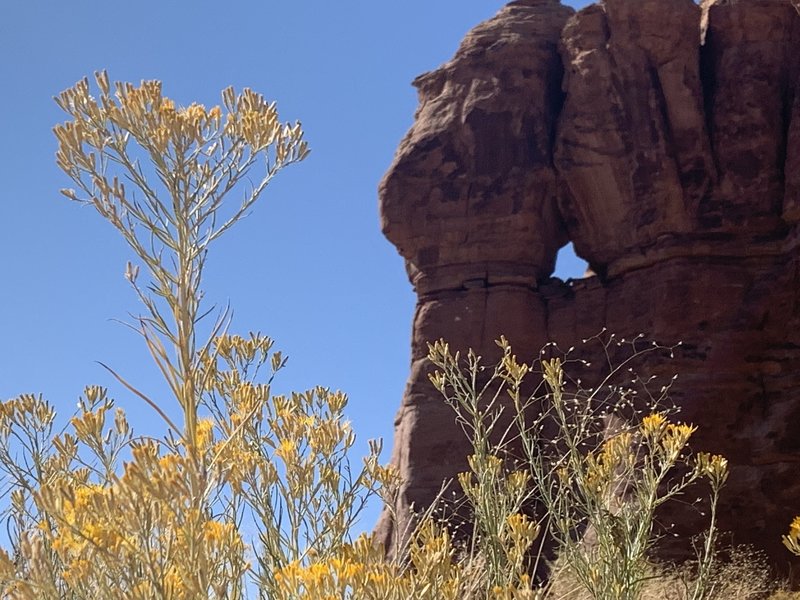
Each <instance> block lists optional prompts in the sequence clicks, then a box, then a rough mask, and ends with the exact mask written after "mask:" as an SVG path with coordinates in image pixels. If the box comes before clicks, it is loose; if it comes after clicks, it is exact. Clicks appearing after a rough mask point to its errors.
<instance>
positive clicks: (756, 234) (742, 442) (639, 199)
mask: <svg viewBox="0 0 800 600" xmlns="http://www.w3.org/2000/svg"><path fill="white" fill-rule="evenodd" d="M795 4H796V3H795V2H794V0H749V1H746V2H745V1H738V2H735V1H726V0H704V1H703V2H701V3H700V5H699V6H698V5H696V4H695V3H694V2H692V1H691V0H605V2H602V3H600V4H597V5H592V6H590V7H587V8H585V9H583V10H581V11H580V12H578V13H575V12H574V11H573V10H572V9H570V8H568V7H564V6H562V5H561V4H560V3H559V2H558V1H557V0H519V1H517V2H511V3H510V4H509V5H507V6H506V7H505V8H504V9H502V10H501V11H500V12H499V13H498V14H497V16H495V17H494V18H492V19H490V20H489V21H487V22H485V23H483V24H480V25H478V26H477V27H476V28H475V29H474V30H473V31H471V32H470V33H469V34H468V35H467V37H466V38H465V40H464V42H463V43H462V45H461V47H460V48H459V49H458V51H457V52H456V54H455V56H454V58H453V59H452V60H451V61H450V62H448V63H446V64H445V65H443V66H442V67H441V68H439V69H437V70H436V71H433V72H432V73H428V74H425V75H423V76H421V77H419V78H418V79H417V80H416V81H415V85H416V86H417V88H418V90H419V100H420V103H419V108H418V109H417V113H416V119H415V123H414V125H413V127H412V128H411V130H410V131H409V132H408V134H407V135H406V137H405V138H404V139H403V141H402V142H401V144H400V147H399V149H398V151H397V155H396V157H395V160H394V162H393V164H392V165H391V167H390V169H389V171H388V172H387V174H386V176H385V178H384V180H383V181H382V182H381V186H380V203H381V219H382V227H383V231H384V233H385V234H386V236H387V237H388V238H389V240H390V241H391V242H392V243H393V244H394V245H395V246H396V247H397V248H398V250H399V252H400V254H401V255H402V256H403V257H404V259H405V261H406V266H407V271H408V275H409V278H410V280H411V282H412V284H413V285H414V287H415V289H416V291H417V294H418V302H417V308H416V313H415V317H414V325H413V337H412V366H411V375H410V378H409V383H408V387H407V390H406V394H405V396H404V398H403V401H402V404H401V407H400V411H399V413H398V416H397V421H396V434H395V444H394V451H393V457H392V461H393V462H394V464H395V465H396V466H397V467H398V468H399V469H400V471H401V473H402V474H403V476H404V477H405V478H406V480H407V483H406V486H405V487H404V489H403V490H402V494H401V497H400V499H399V503H398V506H397V507H396V508H397V509H398V511H399V512H398V514H401V515H402V514H404V511H405V510H406V509H407V508H408V506H410V504H411V503H412V502H413V503H414V504H415V505H416V506H418V507H420V506H425V505H426V504H427V503H429V502H430V501H431V500H432V499H433V497H434V495H435V494H436V492H437V491H438V490H439V487H440V484H441V482H442V480H444V479H449V478H451V477H453V476H454V475H455V474H456V473H457V472H459V471H462V470H465V469H466V455H467V453H468V451H469V448H468V447H467V443H466V440H465V439H464V436H463V433H462V432H461V430H460V428H458V427H457V426H456V424H455V422H454V420H453V414H452V411H451V409H450V408H448V407H447V406H445V405H444V404H443V402H442V400H441V398H440V397H439V396H438V394H437V393H436V392H435V390H434V389H433V388H432V387H431V385H430V384H429V382H428V379H427V373H428V364H427V361H426V359H425V356H426V354H427V343H428V342H432V341H435V340H437V339H439V338H444V339H446V340H448V342H449V343H450V345H451V347H454V348H461V349H466V348H470V347H471V348H474V349H475V350H476V351H477V352H478V353H479V354H481V355H483V356H484V357H485V358H486V359H487V360H492V358H495V357H496V356H497V349H496V347H495V345H494V339H496V338H497V337H499V336H500V335H501V334H504V335H506V337H508V338H509V340H510V341H511V342H512V344H514V347H515V352H516V353H517V355H519V356H520V357H529V358H533V357H534V356H536V355H537V354H538V351H539V349H540V348H541V346H542V345H544V344H545V343H546V342H547V341H550V340H556V341H558V342H559V343H561V344H562V345H564V346H565V347H568V346H570V345H573V344H575V343H576V342H577V341H578V340H580V339H581V338H585V337H589V336H592V335H594V334H596V333H597V332H598V331H600V330H601V329H602V328H603V327H606V328H607V329H608V330H609V331H613V332H616V333H617V334H618V335H620V336H630V335H636V334H638V333H640V332H644V333H646V334H647V335H648V337H650V338H652V339H654V340H658V341H659V342H663V343H665V344H673V343H676V342H678V341H683V342H684V346H683V348H684V350H683V351H681V352H678V353H677V356H676V358H675V360H673V361H672V362H670V363H664V362H663V359H660V358H659V359H655V358H654V359H653V360H651V361H650V362H649V363H647V364H645V365H644V366H643V368H644V369H645V370H648V371H650V372H659V373H666V372H670V373H672V372H676V373H680V378H679V380H678V383H677V384H676V386H675V387H674V388H673V391H674V396H675V399H676V400H677V401H678V402H679V403H680V404H681V406H682V408H683V413H682V418H684V419H686V420H688V421H692V422H694V423H696V424H698V425H699V426H700V432H699V434H698V437H697V445H698V449H703V450H710V451H714V452H718V453H722V454H725V455H727V456H728V457H729V459H730V460H731V465H732V472H731V477H730V480H729V481H730V483H729V487H728V490H727V492H726V494H725V499H724V500H723V504H722V506H721V508H720V513H721V526H722V527H723V528H724V529H727V530H730V531H731V532H733V540H734V541H735V542H737V543H753V544H755V545H757V546H759V547H764V548H765V549H766V550H767V551H768V552H769V553H770V554H771V556H772V557H773V559H774V561H775V564H777V565H778V566H780V567H786V566H788V564H789V557H788V556H787V554H786V553H785V551H784V549H783V548H782V546H781V545H780V536H781V534H782V533H783V530H784V529H785V527H786V524H787V523H788V522H789V521H790V520H791V517H792V516H793V515H794V514H795V512H796V511H797V510H798V508H797V498H799V497H800V479H798V478H797V476H796V474H797V465H798V460H800V456H799V455H798V454H797V452H798V450H797V444H798V440H797V437H796V427H793V426H792V425H791V424H790V423H791V421H790V419H792V418H796V417H797V415H798V410H800V409H798V406H800V390H799V389H798V386H800V333H798V332H799V331H800V329H798V326H800V252H798V244H799V243H800V231H798V226H797V223H798V221H800V93H798V90H800V87H799V86H800V78H799V74H800V15H799V14H798V10H797V7H796V6H795ZM703 36H704V39H705V45H702V44H701V39H702V38H703ZM568 241H571V242H572V243H573V244H574V247H575V250H576V252H577V253H578V255H580V256H581V257H583V258H585V260H587V262H588V263H589V265H590V267H591V269H592V270H593V271H594V272H595V273H596V274H597V276H593V277H588V278H584V279H579V280H575V281H571V282H570V283H569V284H566V283H564V282H561V281H560V280H557V279H551V276H552V273H553V268H554V264H555V259H556V255H557V253H558V250H559V249H560V248H561V247H563V246H564V245H565V244H566V243H568ZM586 358H587V359H590V360H591V359H592V358H593V357H591V356H587V357H586ZM790 473H793V475H791V476H790ZM664 518H665V519H669V520H674V521H676V522H677V523H678V524H679V525H678V529H680V530H681V531H687V532H688V531H690V530H691V529H692V528H693V527H696V526H698V525H699V524H698V517H697V515H696V514H695V515H693V514H691V511H686V510H681V509H680V508H677V509H675V512H674V514H666V515H665V517H664ZM405 525H406V523H394V522H392V521H391V520H390V519H389V518H388V516H387V515H385V516H384V517H383V518H382V520H381V522H380V524H379V528H378V529H379V533H380V535H381V536H382V539H383V540H384V541H385V542H389V541H390V540H391V539H392V538H393V537H394V536H395V532H396V531H402V530H403V528H404V527H405ZM398 528H399V529H398ZM665 552H666V553H667V556H668V557H670V558H676V557H677V558H681V557H684V558H685V557H686V552H687V548H685V547H681V546H680V545H679V544H674V545H673V546H668V547H667V549H666V551H665Z"/></svg>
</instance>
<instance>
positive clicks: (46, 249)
mask: <svg viewBox="0 0 800 600" xmlns="http://www.w3.org/2000/svg"><path fill="white" fill-rule="evenodd" d="M503 4H504V3H503V2H501V1H497V0H483V1H478V0H404V1H403V2H387V1H385V0H371V1H366V0H363V1H362V0H342V1H340V2H328V1H323V0H312V1H306V2H297V1H295V2H291V1H286V0H283V1H280V2H278V1H272V0H262V1H261V2H254V1H249V2H245V1H241V0H229V1H228V2H225V3H219V2H210V1H207V0H195V1H193V2H188V1H184V2H179V1H170V2H164V1H163V0H160V1H154V0H139V1H137V2H114V1H111V2H98V1H96V0H71V1H70V2H45V1H44V0H27V1H25V2H4V3H2V5H0V81H2V86H3V90H5V91H4V92H2V93H0V130H2V132H3V143H2V144H0V181H2V186H1V187H0V194H1V195H2V197H1V198H0V228H1V231H2V234H1V235H0V281H2V285H3V294H2V300H1V301H0V302H1V304H0V331H2V343H0V400H5V399H8V398H11V397H13V396H16V395H18V394H20V393H26V392H31V393H42V394H44V396H45V397H46V398H47V399H49V400H50V401H51V402H53V403H54V404H55V405H56V406H57V407H58V408H59V411H60V412H61V413H62V414H63V415H64V416H68V415H69V414H71V412H72V411H73V410H74V407H75V402H76V400H77V397H78V396H79V394H80V393H81V391H82V389H83V387H84V386H85V385H87V384H100V385H106V386H108V387H109V388H110V389H111V391H112V395H114V396H115V397H116V398H117V400H118V403H119V404H120V405H121V406H123V407H124V408H126V410H127V411H128V412H129V413H130V414H131V415H132V417H133V418H132V420H133V423H134V425H135V426H136V427H137V429H138V430H139V431H146V432H149V433H155V432H157V431H160V427H161V426H160V424H159V422H158V421H157V418H156V416H155V415H154V414H153V412H152V411H151V410H150V409H149V408H148V407H146V406H144V405H143V404H142V403H141V402H140V401H139V400H138V399H136V398H133V397H131V396H130V395H129V394H127V393H125V392H124V390H122V389H121V388H120V386H118V385H116V384H115V383H114V381H112V379H111V376H110V375H108V374H107V373H106V372H105V371H104V370H103V369H102V367H100V366H99V365H98V364H97V362H96V361H103V362H105V363H106V364H109V365H110V366H112V367H113V368H114V369H116V370H117V371H119V372H120V373H121V374H122V375H123V376H125V377H126V378H127V379H128V380H130V381H132V382H133V383H135V384H136V385H137V386H139V387H140V388H142V389H143V390H144V391H147V392H148V393H151V394H153V395H156V396H157V395H158V394H160V393H161V391H163V388H162V387H161V386H160V383H159V381H158V378H157V373H156V371H155V367H154V366H152V364H151V363H150V361H149V360H148V356H147V352H146V350H145V348H144V345H143V344H142V343H141V340H140V339H138V338H137V336H136V335H135V334H133V333H132V332H130V330H128V329H126V328H125V327H124V326H122V325H120V324H119V323H116V322H115V321H114V320H115V319H122V320H124V319H125V318H126V316H127V314H128V313H132V312H133V313H138V312H139V308H138V306H137V304H136V302H135V298H134V296H133V292H132V290H131V289H130V288H129V286H128V284H127V282H126V281H125V279H124V277H123V272H124V268H125V263H126V261H127V260H128V259H129V258H131V256H130V255H129V253H128V251H127V248H126V247H125V245H124V244H123V242H122V241H121V239H119V238H118V236H117V234H116V233H115V231H113V230H112V228H111V227H110V226H109V225H107V224H106V223H105V222H104V221H103V220H102V219H101V218H100V217H99V215H97V214H96V213H95V212H94V211H93V210H92V209H89V208H82V207H80V206H78V205H77V204H74V203H71V202H69V201H68V200H66V199H64V198H63V197H62V196H60V194H59V193H58V190H59V189H60V188H62V187H67V186H69V185H70V182H69V181H68V180H67V178H66V176H65V175H63V174H62V173H61V172H60V171H59V169H58V168H57V167H56V165H55V161H54V153H55V138H54V137H53V135H52V133H51V128H52V127H53V125H54V124H56V123H57V122H60V121H63V120H64V117H63V116H62V113H61V112H60V110H59V109H58V107H57V106H56V105H55V103H54V102H53V100H52V97H53V96H54V95H56V94H57V93H58V92H60V91H61V90H63V89H65V88H67V87H69V86H71V85H72V84H73V83H74V82H75V81H77V80H78V79H80V78H82V77H84V76H86V75H91V73H92V72H94V71H96V70H99V69H107V70H108V72H109V75H110V77H111V79H113V80H125V81H133V82H139V81H140V80H142V79H160V80H162V81H163V82H164V91H165V94H166V95H168V96H170V97H171V98H173V99H174V100H175V101H176V102H177V103H178V104H184V105H186V104H189V103H191V102H192V101H198V102H201V103H204V104H206V105H207V106H210V105H213V104H218V103H219V102H220V97H219V92H220V91H221V90H222V89H223V88H225V87H226V86H228V85H233V86H235V87H236V88H237V89H241V88H242V87H251V88H253V89H255V90H256V91H258V92H261V93H263V94H264V95H265V96H267V97H268V98H271V99H274V100H276V101H277V102H278V107H279V109H280V110H281V116H282V118H283V119H284V120H295V119H300V120H301V121H302V122H303V125H304V128H305V131H306V136H307V139H308V141H309V144H310V146H311V149H312V153H311V155H310V156H309V158H308V159H307V160H306V161H305V162H303V163H301V164H300V165H296V166H293V167H291V168H289V169H287V170H286V171H284V172H282V173H281V174H280V175H279V176H278V178H277V179H276V180H275V182H274V183H273V184H272V185H271V186H270V187H269V188H268V189H267V192H266V194H265V195H264V196H263V197H262V200H261V201H260V202H259V204H258V205H257V206H256V208H255V210H254V212H253V214H252V215H250V216H249V217H248V218H247V219H246V220H245V221H244V222H243V223H241V224H240V225H239V226H238V227H237V228H236V229H235V230H233V232H232V233H230V234H228V235H227V237H226V238H223V239H222V240H221V242H220V243H219V244H218V246H217V247H216V248H215V250H214V253H213V254H212V255H211V258H210V260H209V264H208V271H207V279H206V286H205V287H206V290H207V298H208V299H209V301H210V302H212V303H216V304H219V305H224V304H225V303H226V302H228V301H230V303H231V305H232V307H233V309H234V323H233V327H232V331H235V332H241V333H246V332H247V331H249V330H260V331H262V332H263V333H265V334H267V335H270V336H271V337H273V338H274V339H275V340H276V345H277V347H279V348H280V349H282V350H283V351H284V352H285V353H286V354H288V355H289V357H290V359H289V364H288V368H287V369H286V370H285V371H284V372H283V374H282V375H281V377H280V381H279V382H278V386H277V387H278V388H279V389H281V390H290V389H304V388H307V387H310V386H313V385H318V384H319V385H325V386H329V387H332V388H339V389H342V390H344V391H346V392H348V394H349V395H350V407H349V417H350V419H351V420H352V422H353V425H354V429H355V431H356V433H357V434H358V436H359V438H360V439H361V440H362V441H366V439H367V438H375V437H383V438H384V440H385V444H386V446H385V447H386V449H385V455H386V457H387V459H388V455H389V452H390V448H391V438H392V422H393V419H394V414H395V412H396V410H397V408H398V406H399V403H400V399H401V396H402V393H403V388H404V385H405V380H406V376H407V374H408V364H409V344H410V332H411V316H412V312H413V308H414V299H415V297H414V294H413V292H412V289H411V286H410V285H409V283H408V280H407V279H406V275H405V271H404V268H403V263H402V260H401V259H400V257H399V256H398V255H397V253H396V251H395V249H394V248H393V247H392V246H391V244H389V243H388V242H387V241H386V240H385V239H384V238H383V236H382V235H381V233H380V228H379V222H378V213H377V195H376V187H377V184H378V181H379V180H380V178H381V176H382V175H383V173H384V171H385V170H386V168H387V167H388V166H389V164H390V162H391V159H392V156H393V154H394V151H395V148H396V147H397V144H398V142H399V141H400V139H401V137H402V136H403V134H404V133H405V132H406V130H407V129H408V127H409V126H410V125H411V122H412V117H413V113H414V109H415V107H416V103H417V99H416V92H415V90H414V89H413V88H412V87H411V85H410V82H411V80H412V79H413V78H414V77H415V76H417V75H418V74H420V73H422V72H424V71H428V70H431V69H433V68H436V67H437V66H438V65H440V64H441V63H442V62H444V61H446V60H448V59H449V58H450V57H451V56H452V54H453V53H454V52H455V50H456V48H457V47H458V44H459V42H460V40H461V39H462V38H463V36H464V34H465V33H466V32H467V31H468V30H469V29H470V28H471V27H473V26H474V25H476V24H477V23H479V22H480V21H482V20H484V19H486V18H488V17H490V16H491V15H493V14H494V13H495V12H496V11H497V10H499V9H500V8H501V7H502V6H503ZM568 4H571V5H573V6H576V5H579V6H583V5H584V4H586V3H585V2H580V3H573V2H569V3H568ZM581 270H582V267H581V266H580V265H579V264H578V263H577V261H574V260H573V261H569V260H567V261H562V262H560V264H559V271H558V274H560V275H561V276H568V275H576V274H578V272H580V271H581ZM372 518H373V516H367V517H366V520H367V521H369V520H370V519H372ZM365 525H366V526H369V525H370V524H369V523H365Z"/></svg>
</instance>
